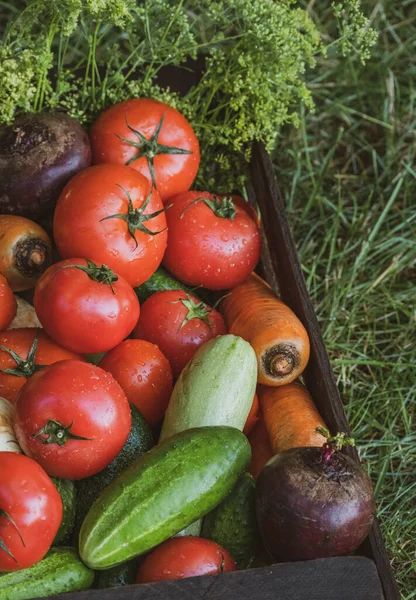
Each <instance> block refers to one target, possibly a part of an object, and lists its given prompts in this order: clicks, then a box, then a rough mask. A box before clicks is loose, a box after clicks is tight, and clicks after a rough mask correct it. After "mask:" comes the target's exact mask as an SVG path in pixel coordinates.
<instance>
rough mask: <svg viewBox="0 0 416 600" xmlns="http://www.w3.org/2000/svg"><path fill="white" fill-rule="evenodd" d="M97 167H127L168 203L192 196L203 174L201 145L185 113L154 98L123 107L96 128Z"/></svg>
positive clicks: (93, 135) (108, 113) (102, 118)
mask: <svg viewBox="0 0 416 600" xmlns="http://www.w3.org/2000/svg"><path fill="white" fill-rule="evenodd" d="M90 139H91V147H92V153H93V163H95V164H97V163H113V164H119V165H127V166H130V167H132V168H133V169H136V171H139V173H142V174H143V175H144V176H145V177H146V178H147V179H148V180H149V181H151V182H152V185H153V187H155V188H156V189H157V191H158V192H159V194H160V197H161V198H162V200H163V201H165V200H166V199H167V198H169V197H170V196H174V195H176V194H179V193H180V192H183V191H185V190H188V189H189V188H190V187H191V185H192V182H193V180H194V179H195V176H196V174H197V171H198V166H199V144H198V140H197V138H196V136H195V133H194V131H193V129H192V127H191V126H190V124H189V123H188V121H187V120H186V119H185V117H184V116H183V115H181V113H179V112H178V111H177V110H175V109H174V108H172V107H170V106H168V105H167V104H163V102H158V101H157V100H151V99H148V98H135V99H133V100H126V101H125V102H119V103H118V104H115V105H114V106H112V107H111V108H109V109H108V110H106V111H105V112H104V113H102V115H101V116H100V117H99V118H98V120H97V121H96V122H95V123H94V125H93V126H92V128H91V134H90Z"/></svg>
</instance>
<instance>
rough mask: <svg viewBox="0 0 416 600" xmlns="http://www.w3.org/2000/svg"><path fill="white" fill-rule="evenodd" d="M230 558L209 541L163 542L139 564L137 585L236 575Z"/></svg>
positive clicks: (182, 538)
mask: <svg viewBox="0 0 416 600" xmlns="http://www.w3.org/2000/svg"><path fill="white" fill-rule="evenodd" d="M236 570H237V567H236V564H235V562H234V561H233V559H232V558H231V555H230V554H229V552H227V550H225V548H222V547H221V546H219V545H218V544H216V543H215V542H212V541H211V540H206V539H204V538H200V537H192V536H179V537H174V538H171V539H170V540H167V541H166V542H163V544H161V545H160V546H158V547H157V548H156V550H153V552H152V553H151V554H149V556H147V557H146V558H145V560H144V562H143V563H142V564H141V566H140V569H139V573H138V576H137V583H152V582H154V581H166V580H169V579H185V578H186V577H198V576H200V575H215V574H216V573H227V572H228V571H236Z"/></svg>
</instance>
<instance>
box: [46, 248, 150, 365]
mask: <svg viewBox="0 0 416 600" xmlns="http://www.w3.org/2000/svg"><path fill="white" fill-rule="evenodd" d="M35 309H36V313H37V315H38V317H39V319H40V322H41V323H42V325H43V327H44V328H45V330H46V331H47V333H48V334H49V335H50V336H51V337H52V338H53V339H54V340H56V341H57V342H59V343H60V344H61V345H62V346H65V348H69V349H70V350H73V351H74V352H82V353H83V354H98V353H99V352H106V351H107V350H110V349H111V348H114V346H116V345H117V344H119V343H120V342H121V341H122V340H124V338H126V337H127V336H128V335H129V333H131V331H132V329H133V327H134V326H135V324H136V323H137V320H138V318H139V314H140V305H139V301H138V300H137V296H136V294H135V292H134V290H133V288H132V287H131V285H130V284H129V283H127V281H126V280H125V279H124V278H123V277H120V276H118V275H116V274H115V273H114V271H112V270H111V269H109V268H108V267H106V266H105V265H102V266H100V267H98V266H97V265H95V264H94V263H93V262H91V261H86V260H84V259H83V258H70V259H67V260H63V261H61V262H58V263H55V264H54V265H52V267H49V269H48V270H47V271H45V273H44V274H43V275H42V277H41V278H40V279H39V281H38V282H37V284H36V289H35Z"/></svg>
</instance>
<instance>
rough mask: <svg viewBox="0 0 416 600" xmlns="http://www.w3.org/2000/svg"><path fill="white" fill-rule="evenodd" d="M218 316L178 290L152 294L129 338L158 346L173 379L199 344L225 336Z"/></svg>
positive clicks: (224, 330)
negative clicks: (167, 363) (131, 336)
mask: <svg viewBox="0 0 416 600" xmlns="http://www.w3.org/2000/svg"><path fill="white" fill-rule="evenodd" d="M226 333H227V329H226V327H225V323H224V319H223V318H222V315H221V314H220V313H219V312H218V311H217V310H215V308H211V307H209V306H208V305H207V304H205V303H204V302H202V301H201V300H198V299H197V298H195V296H190V295H189V294H187V293H186V292H182V291H181V290H173V291H166V292H156V293H155V294H153V295H152V296H150V298H148V299H147V300H146V301H145V302H144V303H143V305H142V311H141V315H140V319H139V322H138V323H137V325H136V327H135V329H134V331H133V337H134V338H139V339H143V340H148V341H149V342H152V343H153V344H156V345H157V346H159V348H160V349H161V350H162V352H163V354H164V355H165V356H166V358H167V359H168V360H169V362H170V365H171V367H172V373H173V376H174V377H175V378H176V377H178V375H179V374H180V372H181V371H182V369H183V368H184V367H185V365H186V364H187V363H188V362H189V361H190V360H191V358H192V357H193V355H194V354H195V352H196V351H197V350H198V348H199V347H200V346H202V344H205V342H208V341H209V340H211V339H212V338H214V337H216V336H217V335H225V334H226Z"/></svg>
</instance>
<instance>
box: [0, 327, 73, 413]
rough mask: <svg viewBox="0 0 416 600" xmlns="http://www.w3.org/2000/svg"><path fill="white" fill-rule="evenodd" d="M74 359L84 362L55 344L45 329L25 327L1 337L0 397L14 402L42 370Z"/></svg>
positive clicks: (5, 333) (5, 332)
mask: <svg viewBox="0 0 416 600" xmlns="http://www.w3.org/2000/svg"><path fill="white" fill-rule="evenodd" d="M71 358H75V359H77V360H83V358H82V356H80V355H79V354H75V353H74V352H70V351H69V350H66V349H65V348H62V347H61V346H59V345H58V344H57V343H56V342H54V341H53V340H51V338H50V337H49V336H48V335H46V333H45V332H44V331H43V329H36V328H35V327H22V328H20V329H11V330H10V331H4V332H3V333H0V396H2V397H3V398H6V399H7V400H10V402H14V401H15V400H16V398H17V394H18V393H19V390H20V388H21V387H22V386H23V385H24V384H25V383H26V381H27V380H28V378H29V377H31V376H32V375H33V374H34V373H36V371H39V370H40V369H41V368H42V366H45V365H51V364H52V363H55V362H58V361H59V360H68V359H71ZM6 369H7V371H8V372H7V371H6Z"/></svg>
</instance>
